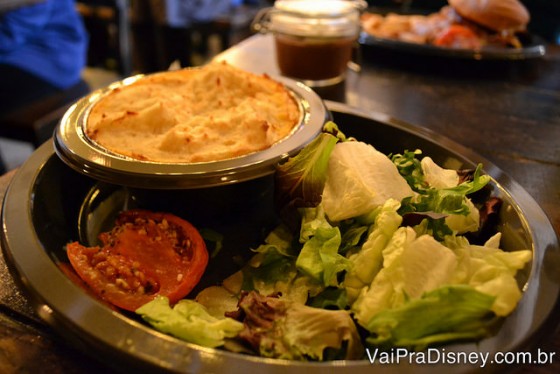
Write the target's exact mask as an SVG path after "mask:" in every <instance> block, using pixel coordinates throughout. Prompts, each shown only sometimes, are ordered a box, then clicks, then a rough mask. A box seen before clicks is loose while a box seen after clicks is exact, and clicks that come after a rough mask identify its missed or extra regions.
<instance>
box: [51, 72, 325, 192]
mask: <svg viewBox="0 0 560 374" xmlns="http://www.w3.org/2000/svg"><path fill="white" fill-rule="evenodd" d="M156 74H165V73H156ZM143 77H144V76H143V75H137V76H134V77H130V78H126V79H124V80H122V81H119V82H115V83H113V84H111V85H109V86H108V87H106V88H103V89H100V90H97V91H95V92H93V93H91V94H90V95H88V96H86V97H84V98H82V99H81V100H79V101H78V102H77V103H76V104H75V105H73V106H72V107H71V108H70V109H69V110H68V111H67V112H66V114H65V115H64V116H63V118H62V120H61V122H60V124H59V126H58V128H57V130H56V132H55V135H54V145H55V151H56V153H57V154H58V156H59V157H60V158H61V159H62V160H63V161H64V162H65V163H66V164H67V165H68V166H70V167H71V168H72V169H74V170H76V171H78V172H80V173H82V174H85V175H89V176H91V177H92V178H95V179H97V180H100V181H105V182H109V183H116V184H120V185H126V186H133V187H141V188H158V189H185V188H200V187H207V186H217V185H224V184H230V183H236V182H241V181H245V180H249V179H255V178H259V177H261V176H264V175H268V174H271V173H273V172H274V167H275V165H277V164H278V162H281V161H282V160H283V159H286V158H287V157H289V156H290V155H293V154H294V153H296V152H297V151H299V150H300V149H301V148H302V147H303V146H305V145H306V144H307V143H308V142H310V141H311V140H312V139H313V138H314V137H315V136H316V135H317V134H318V133H319V132H320V131H321V129H322V127H323V124H324V123H325V121H326V120H327V119H328V111H327V110H326V108H325V105H324V103H323V101H322V100H321V98H320V97H319V96H318V95H317V94H316V93H315V92H314V91H313V90H311V89H310V88H309V87H307V86H305V85H304V84H302V83H299V82H296V81H294V80H291V79H288V78H283V77H273V79H274V80H276V81H278V82H280V83H282V84H284V86H285V87H286V88H287V89H288V90H289V91H290V93H291V94H292V96H293V98H294V100H295V101H296V103H297V104H298V106H299V109H300V121H299V123H298V124H297V125H296V126H295V127H294V129H293V130H292V132H291V134H290V135H289V136H288V137H287V138H285V139H283V140H280V141H278V142H276V143H275V144H273V145H272V146H271V147H269V148H267V149H265V150H262V151H259V152H254V153H250V154H247V155H244V156H240V157H235V158H230V159H225V160H220V161H213V162H198V163H165V162H150V161H140V160H137V159H133V158H130V157H126V156H122V155H119V154H116V153H113V152H110V151H108V150H107V149H105V148H103V147H102V146H100V145H99V144H97V143H95V142H94V141H92V140H91V139H89V138H88V136H87V135H86V131H85V126H86V124H87V120H88V115H89V113H90V111H91V108H92V107H93V106H94V105H95V103H97V102H98V101H99V100H101V99H102V98H103V97H104V96H106V95H108V94H109V93H110V92H111V91H113V90H116V89H119V88H122V87H124V86H127V85H130V84H133V83H134V82H137V81H138V80H140V79H142V78H143Z"/></svg>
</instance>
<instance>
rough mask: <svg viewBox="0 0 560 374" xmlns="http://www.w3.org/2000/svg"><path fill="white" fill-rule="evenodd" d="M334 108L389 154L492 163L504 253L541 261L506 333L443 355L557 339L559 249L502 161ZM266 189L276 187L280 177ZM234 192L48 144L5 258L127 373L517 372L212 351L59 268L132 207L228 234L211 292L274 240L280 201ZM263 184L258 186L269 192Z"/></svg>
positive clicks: (48, 309)
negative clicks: (113, 304)
mask: <svg viewBox="0 0 560 374" xmlns="http://www.w3.org/2000/svg"><path fill="white" fill-rule="evenodd" d="M327 105H328V108H329V109H330V110H331V113H332V115H333V118H334V120H335V122H336V123H337V124H338V125H339V127H340V128H341V130H342V131H344V132H345V133H346V134H347V135H349V136H354V137H356V138H358V139H360V140H363V141H365V142H368V143H371V144H373V145H374V146H375V147H376V148H378V149H379V150H380V151H383V152H385V153H391V152H393V153H394V152H402V151H403V150H405V149H416V148H420V149H422V151H423V153H424V154H425V155H428V156H431V157H432V158H433V159H434V161H435V162H437V163H438V164H440V165H451V164H453V165H455V166H456V167H457V168H463V167H465V168H469V167H473V166H475V165H476V164H478V163H483V164H484V169H485V172H486V173H487V174H489V175H490V176H491V177H492V179H493V180H492V183H491V184H492V187H493V189H494V194H495V195H497V196H499V197H501V198H502V199H503V200H504V204H503V206H502V210H501V212H500V214H501V224H500V227H499V229H500V231H501V232H502V234H503V240H502V247H503V248H504V249H505V250H518V249H530V250H532V251H533V258H532V262H531V263H530V264H529V265H528V266H527V267H526V269H524V270H523V271H521V272H520V273H519V277H518V281H519V283H520V285H521V288H522V290H523V297H522V299H521V300H520V302H519V304H518V306H517V308H516V309H515V311H514V312H513V313H512V314H511V315H509V316H508V317H507V318H505V319H504V321H503V323H502V324H501V326H500V327H499V329H498V331H497V332H496V334H495V335H494V336H492V337H490V338H487V339H483V340H482V341H479V342H473V343H462V344H453V345H446V346H444V347H441V348H440V351H439V352H440V353H441V352H442V350H445V352H447V353H449V352H457V353H463V354H470V353H472V354H488V355H489V357H490V358H492V357H493V355H494V354H496V353H497V352H517V351H521V352H525V351H529V350H531V349H532V348H534V344H535V343H536V342H537V341H538V339H542V338H543V336H544V335H545V334H547V333H551V332H553V331H554V328H555V326H556V324H557V322H558V313H557V305H558V300H559V292H560V279H559V277H558V275H557V274H558V269H557V264H558V259H559V258H560V257H559V254H560V246H559V243H558V238H557V236H556V234H555V232H554V229H553V227H552V225H551V224H550V222H549V220H548V219H547V217H546V215H545V214H544V213H543V211H542V210H541V208H540V207H539V206H538V205H537V204H536V203H535V201H534V200H533V199H532V198H531V197H530V196H529V195H528V194H527V192H526V191H525V190H524V189H523V188H522V187H520V186H519V185H518V184H517V183H516V182H514V181H513V180H511V179H510V178H509V177H508V176H507V175H506V174H504V173H503V172H502V171H501V170H500V169H498V168H497V167H496V166H494V165H493V164H492V163H490V162H489V161H487V160H486V159H484V158H482V157H481V156H479V155H477V154H476V153H474V152H472V151H471V150H469V149H466V148H464V147H462V146H460V145H458V144H457V143H454V142H452V141H450V140H449V139H447V138H445V137H442V136H440V135H438V134H434V133H433V132H430V131H428V130H426V129H423V128H419V127H415V126H412V125H409V124H406V123H402V122H399V121H396V120H394V119H392V118H389V117H387V116H384V115H381V114H377V113H363V112H360V111H357V110H355V109H352V108H349V107H346V106H343V105H341V104H335V103H327ZM258 181H259V183H263V184H265V185H267V186H268V187H271V184H272V180H270V179H267V178H262V179H260V180H258ZM252 182H256V181H252ZM234 186H237V187H238V188H240V189H239V190H227V191H229V192H228V193H225V194H220V196H221V198H218V197H220V196H218V195H216V193H215V192H213V190H214V189H213V188H210V189H201V190H188V191H180V190H176V191H169V190H168V191H165V190H163V191H162V190H148V189H131V188H128V187H124V186H119V185H115V184H107V183H103V182H98V181H96V180H95V179H93V178H90V177H88V176H86V175H84V174H82V173H78V172H76V171H75V170H73V169H72V168H70V167H68V166H67V165H66V164H65V163H63V162H61V161H60V159H59V158H58V157H57V156H56V155H55V154H54V151H53V147H52V144H45V145H43V146H42V147H41V148H40V149H38V150H37V151H36V152H35V153H34V154H33V155H32V156H31V158H30V159H29V160H28V161H27V162H26V163H25V165H23V167H21V168H20V169H19V171H18V173H17V174H16V175H15V176H14V177H13V180H12V183H11V185H10V187H9V189H8V191H7V193H6V196H5V200H4V208H3V212H2V224H3V228H4V230H3V232H2V246H3V248H4V251H5V255H6V256H5V257H6V260H7V263H8V264H9V265H10V267H11V268H12V270H13V272H14V274H15V278H16V279H17V280H19V281H20V283H21V285H22V287H23V288H24V289H25V290H26V291H27V292H28V294H29V296H30V300H31V301H32V302H33V303H34V306H35V308H36V310H37V312H38V315H39V316H40V317H41V318H43V319H44V320H45V321H46V322H47V323H49V324H50V325H52V326H53V327H54V329H55V330H56V331H58V332H60V334H62V335H63V336H64V337H65V338H66V339H68V341H69V342H70V344H74V345H76V346H77V347H79V348H80V349H81V350H83V351H84V352H87V353H90V354H91V355H92V356H94V357H97V358H101V360H102V362H104V363H106V364H107V365H111V366H113V367H114V368H117V369H118V370H121V371H123V372H131V371H133V370H136V371H138V372H175V373H191V372H197V373H199V372H200V373H257V372H258V373H260V372H266V373H278V374H284V373H286V372H289V373H304V374H310V373H324V372H329V373H340V374H342V373H352V374H355V373H372V372H381V373H408V372H410V373H412V372H413V373H423V372H425V373H432V372H434V371H436V372H446V373H454V372H455V373H457V372H478V371H480V370H481V369H484V370H485V371H496V370H498V369H507V368H505V367H499V366H496V365H493V364H491V363H487V364H486V366H485V367H484V368H481V366H480V365H481V364H480V362H479V363H477V364H472V365H469V364H465V365H458V364H456V365H449V364H444V363H441V362H439V363H437V364H436V363H433V364H425V365H421V364H419V365H418V364H414V363H413V364H410V363H409V362H408V361H407V360H406V359H403V360H401V362H400V364H398V363H396V362H395V363H394V364H383V363H376V364H371V363H370V362H369V360H367V359H364V360H360V361H334V362H323V363H313V362H293V361H286V360H274V359H265V358H260V357H253V356H247V355H242V354H235V353H231V352H226V351H223V350H219V349H209V348H203V347H200V346H196V345H193V344H188V343H185V342H183V341H181V340H178V339H175V338H173V337H170V336H167V335H164V334H161V333H159V332H157V331H155V330H153V329H151V328H149V327H147V326H146V325H145V324H144V323H142V322H141V321H140V320H139V319H138V318H137V317H135V316H134V315H130V314H122V313H118V312H115V311H114V310H111V309H109V308H108V307H107V306H105V305H103V304H101V303H100V302H98V301H96V300H95V299H94V298H92V297H90V296H88V295H87V294H86V293H85V292H84V291H82V289H81V288H80V287H78V286H76V285H75V284H74V283H73V282H72V281H71V280H70V279H69V278H67V277H66V275H64V274H63V272H62V271H60V270H59V268H58V266H57V264H59V263H64V262H67V259H66V255H65V252H64V249H63V248H64V245H65V244H66V243H68V242H69V241H72V240H82V241H83V242H86V243H88V242H91V241H93V240H95V239H94V238H95V236H96V234H97V233H98V232H99V231H101V230H103V228H104V225H105V222H106V221H107V220H110V218H109V217H111V215H112V214H114V213H115V212H117V211H118V210H120V209H123V208H124V207H126V206H131V205H133V206H138V207H140V208H149V209H171V210H173V211H181V212H182V213H183V216H184V217H185V218H187V219H189V220H193V221H195V222H196V224H197V225H199V227H205V226H204V225H210V224H216V225H219V226H220V227H218V228H217V229H218V230H220V231H221V232H222V233H224V241H223V243H224V247H223V248H222V250H221V251H220V252H219V256H217V257H214V258H212V260H211V263H210V265H209V268H208V271H207V273H206V274H205V276H204V277H203V280H202V282H203V285H204V284H205V283H207V284H211V283H213V282H215V281H216V279H220V277H221V279H223V278H224V277H225V276H228V275H230V274H231V273H232V269H231V267H232V266H234V264H235V261H234V259H235V258H236V257H237V256H240V255H241V256H243V255H246V254H247V252H249V251H248V248H254V244H255V243H258V242H259V240H261V239H262V236H263V235H264V234H266V229H267V227H266V226H267V225H268V224H270V223H272V222H273V221H274V219H275V213H274V210H273V206H272V202H271V201H272V196H271V195H270V194H267V193H261V194H254V193H253V190H252V189H251V188H252V187H251V186H250V185H249V188H248V189H247V190H243V188H245V186H244V184H243V183H239V184H235V185H230V186H226V187H234ZM262 187H263V186H257V189H259V190H261V191H263V188H262ZM170 192H171V194H169V193H170ZM184 192H189V193H187V194H186V195H184V194H183V193H184ZM240 193H244V194H246V195H248V196H249V197H250V199H252V200H251V201H250V202H249V203H248V204H243V205H239V206H238V207H237V210H232V211H231V212H226V211H222V212H223V214H221V215H213V216H212V215H208V216H205V214H206V213H205V212H204V211H203V210H202V209H201V206H204V205H210V204H217V205H219V204H221V201H223V200H232V199H233V200H235V199H238V198H239V197H240ZM200 225H203V226H200ZM215 227H216V226H211V228H215ZM220 256H222V257H221V258H220ZM224 264H229V266H226V265H224ZM203 285H202V286H203Z"/></svg>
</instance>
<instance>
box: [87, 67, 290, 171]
mask: <svg viewBox="0 0 560 374" xmlns="http://www.w3.org/2000/svg"><path fill="white" fill-rule="evenodd" d="M299 120H300V110H299V107H298V105H297V103H296V102H295V100H294V99H293V97H292V95H291V94H290V92H289V91H288V90H287V89H286V88H285V87H284V86H283V85H282V84H281V83H279V82H276V81H274V80H272V79H271V78H269V77H268V76H266V75H262V76H261V75H255V74H251V73H248V72H245V71H242V70H239V69H237V68H234V67H232V66H230V65H228V64H226V63H211V64H208V65H206V66H204V67H201V68H190V69H183V70H178V71H172V72H165V73H158V74H154V75H150V76H146V77H144V78H142V79H140V80H139V81H137V82H135V83H133V84H131V85H127V86H123V87H120V88H118V89H115V90H114V91H112V92H111V93H109V94H108V95H107V96H105V97H103V98H102V99H101V100H100V101H99V102H98V103H96V104H95V105H94V106H93V108H92V110H91V113H90V114H89V117H88V120H87V126H86V133H87V136H88V137H89V138H90V139H91V140H93V141H94V142H96V143H98V144H99V145H101V146H102V147H105V148H106V149H108V150H110V151H112V152H114V153H117V154H120V155H124V156H128V157H132V158H135V159H138V160H145V161H154V162H182V163H194V162H208V161H218V160H224V159H228V158H233V157H238V156H242V155H246V154H249V153H252V152H256V151H260V150H263V149H266V148H269V147H270V146H271V145H273V144H274V143H276V142H278V141H280V140H282V139H284V138H285V137H287V136H288V135H289V134H290V133H291V132H292V130H293V128H294V127H295V126H296V125H297V124H298V122H299Z"/></svg>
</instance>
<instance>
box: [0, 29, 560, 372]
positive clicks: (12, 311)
mask: <svg viewBox="0 0 560 374" xmlns="http://www.w3.org/2000/svg"><path fill="white" fill-rule="evenodd" d="M361 57H362V60H361V72H359V73H356V72H354V71H350V72H349V74H348V76H347V79H346V81H345V82H344V83H342V84H339V85H337V86H334V87H330V88H326V89H317V91H318V93H319V94H320V95H321V96H322V97H323V98H325V99H329V100H336V101H340V102H344V103H347V104H349V105H351V106H355V107H358V108H360V109H363V110H366V111H375V112H382V113H385V114H388V115H390V116H392V117H394V118H397V119H399V120H402V121H406V122H409V123H412V124H415V125H418V126H424V127H427V128H430V129H432V130H434V131H436V132H438V133H441V134H444V135H445V136H447V137H448V138H451V139H452V140H454V141H456V142H458V143H460V144H462V145H464V146H466V147H470V148H472V149H473V150H474V151H476V152H477V153H479V154H481V155H483V156H485V157H486V158H487V159H489V160H490V161H491V162H493V163H494V164H495V165H496V166H498V167H499V168H501V169H502V170H503V171H505V172H506V173H507V174H509V175H510V176H511V177H512V178H513V179H514V180H516V181H517V182H519V183H520V184H521V185H522V186H523V187H524V188H525V189H526V190H527V191H528V192H529V194H531V195H532V197H533V198H534V199H535V200H536V201H537V202H538V204H539V205H540V206H541V207H542V208H543V210H544V211H545V212H546V213H547V214H548V216H549V218H550V220H551V222H552V223H553V226H554V227H555V229H556V231H557V233H558V232H560V187H559V186H560V46H549V47H548V53H547V55H546V57H545V58H543V59H538V60H534V61H509V62H504V61H488V62H485V61H464V60H451V59H442V58H431V57H429V56H425V55H406V54H399V53H394V52H391V51H383V50H374V49H373V48H371V49H367V48H366V49H362V56H361ZM274 58H275V57H274V48H273V44H272V41H271V38H270V36H263V35H256V36H253V37H251V38H249V39H247V40H245V41H243V42H241V43H240V44H238V45H236V46H234V47H232V48H231V49H229V50H226V51H225V52H223V53H222V54H220V55H218V56H217V57H216V59H219V60H227V61H229V62H230V63H232V64H234V65H237V66H239V67H242V68H244V69H246V70H250V71H253V72H256V73H262V72H265V73H269V74H277V73H278V70H277V68H276V65H275V60H274ZM11 177H12V173H9V174H6V175H4V176H2V177H0V197H1V196H2V195H3V193H4V191H5V189H6V186H7V185H8V183H9V181H10V178H11ZM551 333H552V331H551ZM541 348H542V349H543V350H546V351H548V352H557V354H556V356H557V359H556V360H555V361H554V363H553V364H552V365H546V366H542V365H541V366H524V367H522V368H521V369H522V370H523V371H524V372H535V373H536V372H542V373H549V372H550V373H556V372H560V358H558V356H559V355H560V334H558V332H556V333H555V334H554V335H553V336H552V338H550V337H548V338H546V339H545V340H543V341H542V345H541ZM101 368H104V365H103V364H99V363H98V362H96V361H92V360H91V359H90V358H88V357H85V356H84V355H83V354H82V353H81V352H79V351H77V350H75V349H73V348H71V347H68V346H67V344H66V343H65V342H63V341H60V340H59V339H58V338H57V334H56V333H54V332H53V331H51V330H50V328H49V327H47V326H45V325H44V324H43V323H42V322H41V321H40V319H39V318H38V317H37V315H36V313H35V312H34V311H33V310H31V308H30V306H29V305H28V303H27V300H26V298H25V297H24V296H23V295H22V294H21V293H20V291H19V290H18V289H17V287H16V286H15V285H14V284H13V280H12V279H11V276H10V275H9V273H8V271H7V269H6V266H5V264H4V261H3V258H2V257H1V256H0V372H14V371H18V370H20V371H21V372H34V371H37V372H39V371H41V372H49V373H83V372H86V373H88V372H99V371H100V370H101ZM40 369H43V370H40ZM512 369H513V367H512ZM104 370H105V369H104ZM105 372H107V370H105Z"/></svg>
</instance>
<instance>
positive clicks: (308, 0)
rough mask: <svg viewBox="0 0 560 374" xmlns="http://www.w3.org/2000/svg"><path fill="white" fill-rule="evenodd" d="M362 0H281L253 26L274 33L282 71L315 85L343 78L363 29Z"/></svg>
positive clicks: (365, 4)
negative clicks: (361, 22)
mask: <svg viewBox="0 0 560 374" xmlns="http://www.w3.org/2000/svg"><path fill="white" fill-rule="evenodd" d="M366 6H367V3H366V2H365V1H361V0H279V1H276V2H275V3H274V7H272V8H267V9H265V10H264V11H263V12H261V13H260V14H259V15H257V17H256V18H255V21H254V22H253V28H254V29H255V30H257V31H260V32H264V33H267V32H271V33H273V34H274V40H275V47H276V61H277V63H278V67H279V69H280V72H281V73H282V74H283V75H285V76H287V77H290V78H294V79H297V80H300V81H303V82H304V83H305V84H307V85H309V86H311V87H319V86H326V85H332V84H336V83H339V82H341V81H342V80H343V79H344V77H345V74H346V70H347V67H348V62H350V60H351V58H352V51H353V49H354V48H355V46H356V41H357V38H358V36H359V33H360V29H361V28H360V14H361V11H362V10H363V9H365V8H366Z"/></svg>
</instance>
